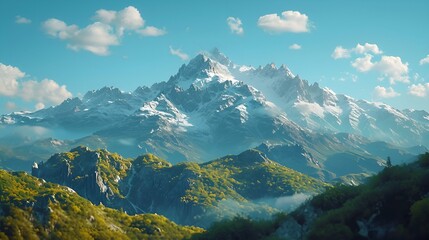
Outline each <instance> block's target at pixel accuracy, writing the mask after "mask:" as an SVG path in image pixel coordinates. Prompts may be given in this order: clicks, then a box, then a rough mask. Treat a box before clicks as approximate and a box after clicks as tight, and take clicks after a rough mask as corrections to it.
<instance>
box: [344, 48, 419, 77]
mask: <svg viewBox="0 0 429 240" xmlns="http://www.w3.org/2000/svg"><path fill="white" fill-rule="evenodd" d="M372 58H373V56H372V55H370V54H366V55H365V56H364V57H361V58H356V59H355V60H354V61H353V62H352V66H353V67H354V68H355V69H356V70H358V71H359V72H369V71H374V72H378V73H379V74H381V76H382V77H386V78H388V79H389V82H390V83H391V84H395V83H396V82H403V83H408V82H410V80H409V76H408V63H403V62H402V59H401V58H400V57H395V56H382V57H381V60H380V61H378V62H376V61H372Z"/></svg>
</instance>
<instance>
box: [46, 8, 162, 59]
mask: <svg viewBox="0 0 429 240" xmlns="http://www.w3.org/2000/svg"><path fill="white" fill-rule="evenodd" d="M93 19H94V20H95V21H96V22H94V23H92V24H89V25H88V26H86V27H84V28H79V27H78V26H77V25H73V24H72V25H67V24H66V23H65V22H63V21H61V20H58V19H55V18H51V19H48V20H47V21H45V22H44V23H43V28H44V29H45V32H46V33H47V34H49V35H51V36H53V37H56V38H59V39H61V40H63V41H66V42H67V47H68V48H70V49H72V50H75V51H78V50H81V49H83V50H86V51H89V52H91V53H94V54H96V55H100V56H106V55H108V54H109V48H110V47H111V46H115V45H119V44H120V40H121V38H122V37H123V35H124V32H125V31H134V32H137V33H140V34H142V35H143V36H152V37H155V36H161V35H164V34H166V31H165V30H161V29H158V28H156V27H153V26H148V27H146V28H143V27H144V24H145V21H144V19H143V18H142V16H141V15H140V12H139V11H138V10H137V9H136V8H135V7H132V6H129V7H126V8H124V9H122V10H120V11H111V10H105V9H100V10H98V11H97V12H96V14H95V16H94V17H93Z"/></svg>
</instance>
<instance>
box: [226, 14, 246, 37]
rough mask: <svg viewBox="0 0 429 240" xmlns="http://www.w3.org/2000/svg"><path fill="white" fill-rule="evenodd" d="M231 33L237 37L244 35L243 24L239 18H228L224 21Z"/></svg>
mask: <svg viewBox="0 0 429 240" xmlns="http://www.w3.org/2000/svg"><path fill="white" fill-rule="evenodd" d="M226 22H227V23H228V26H229V28H230V29H231V32H232V33H234V34H237V35H242V34H243V33H244V29H243V23H242V22H241V20H240V19H239V18H234V17H228V18H227V19H226Z"/></svg>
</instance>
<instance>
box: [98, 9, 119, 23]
mask: <svg viewBox="0 0 429 240" xmlns="http://www.w3.org/2000/svg"><path fill="white" fill-rule="evenodd" d="M93 18H94V19H95V20H96V21H100V22H104V23H108V24H110V23H111V22H113V21H114V20H115V19H116V11H112V10H106V9H100V10H97V11H96V12H95V16H94V17H93Z"/></svg>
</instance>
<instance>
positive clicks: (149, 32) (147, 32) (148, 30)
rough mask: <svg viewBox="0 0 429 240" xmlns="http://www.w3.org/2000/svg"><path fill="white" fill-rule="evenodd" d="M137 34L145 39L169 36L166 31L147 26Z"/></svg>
mask: <svg viewBox="0 0 429 240" xmlns="http://www.w3.org/2000/svg"><path fill="white" fill-rule="evenodd" d="M137 32H138V33H140V34H141V35H143V36H145V37H158V36H162V35H165V34H167V31H165V29H159V28H156V27H153V26H147V27H145V28H144V29H141V30H138V31H137Z"/></svg>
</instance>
